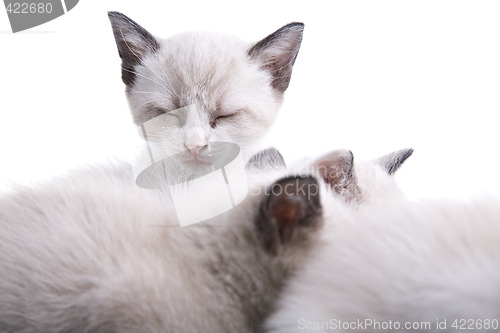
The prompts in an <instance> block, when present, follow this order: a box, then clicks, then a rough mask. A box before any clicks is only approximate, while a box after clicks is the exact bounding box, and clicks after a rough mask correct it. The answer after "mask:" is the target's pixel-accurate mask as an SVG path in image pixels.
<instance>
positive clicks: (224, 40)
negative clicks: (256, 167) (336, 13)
mask: <svg viewBox="0 0 500 333" xmlns="http://www.w3.org/2000/svg"><path fill="white" fill-rule="evenodd" d="M109 19H110V20H111V25H112V28H113V33H114V36H115V39H116V44H117V46H118V52H119V55H120V57H121V59H122V79H123V82H124V83H125V85H126V95H127V98H128V102H129V105H130V109H131V112H132V117H133V120H134V122H135V124H136V125H138V126H141V125H143V124H144V123H146V122H147V121H149V120H151V119H153V118H155V117H158V116H160V115H165V114H171V115H172V117H171V118H172V119H170V120H171V121H175V122H176V124H175V125H176V126H170V127H168V128H164V129H163V130H161V129H159V130H157V131H153V132H152V133H147V139H148V140H156V141H160V142H163V144H164V145H163V146H162V147H161V148H160V150H164V151H163V152H160V153H162V154H163V155H165V156H171V155H173V154H174V153H176V152H182V151H189V152H190V153H191V155H192V160H193V163H195V162H194V161H196V160H203V156H204V155H209V151H208V150H209V149H208V143H209V142H216V141H218V142H231V143H235V144H237V145H239V146H240V148H241V149H242V151H243V155H244V157H245V158H246V159H248V158H249V157H250V156H251V153H252V149H253V148H255V146H256V142H257V141H258V140H259V139H260V138H261V137H262V136H263V135H264V133H265V132H266V131H267V130H268V129H269V127H270V126H271V124H272V123H273V122H274V120H275V118H276V115H277V113H278V109H279V108H280V106H281V104H282V101H283V93H284V92H285V91H286V89H287V88H288V85H289V82H290V78H291V75H292V68H293V65H294V62H295V59H296V57H297V54H298V51H299V48H300V45H301V41H302V33H303V28H304V25H303V24H302V23H290V24H288V25H285V26H283V27H282V28H280V29H278V30H277V31H275V32H274V33H272V34H270V35H269V36H267V37H266V38H264V39H262V40H261V41H260V42H258V43H255V44H248V43H246V42H243V41H240V40H238V39H236V38H233V37H231V36H225V35H219V34H214V33H183V34H179V35H176V36H173V37H171V38H169V39H159V38H156V37H154V36H153V35H151V34H150V33H149V32H148V31H146V30H145V29H144V28H143V27H141V26H140V25H138V24H137V23H135V22H134V21H132V20H131V19H130V18H128V17H126V16H125V15H123V14H121V13H118V12H110V13H109ZM193 105H194V107H195V108H194V109H193V110H196V112H187V111H186V112H184V111H185V110H184V111H182V112H181V113H182V115H178V114H175V112H174V113H173V112H172V111H173V110H178V109H179V108H184V107H188V106H193ZM183 115H186V116H183ZM187 115H189V116H187ZM191 115H193V116H191ZM143 130H144V128H142V129H141V131H143ZM142 134H145V133H142Z"/></svg>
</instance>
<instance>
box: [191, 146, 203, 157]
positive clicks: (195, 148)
mask: <svg viewBox="0 0 500 333" xmlns="http://www.w3.org/2000/svg"><path fill="white" fill-rule="evenodd" d="M186 147H187V148H188V149H189V151H190V152H191V155H193V156H194V157H197V156H199V155H200V153H201V150H202V149H203V148H205V147H206V146H191V145H186Z"/></svg>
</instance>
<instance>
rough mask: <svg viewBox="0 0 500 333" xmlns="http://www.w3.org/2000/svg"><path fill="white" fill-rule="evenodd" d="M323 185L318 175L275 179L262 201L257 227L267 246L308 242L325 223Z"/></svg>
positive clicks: (275, 247) (273, 249) (271, 249)
mask: <svg viewBox="0 0 500 333" xmlns="http://www.w3.org/2000/svg"><path fill="white" fill-rule="evenodd" d="M321 211H322V209H321V203H320V196H319V185H318V182H317V181H316V179H315V178H314V177H311V176H307V177H302V176H294V177H287V178H283V179H281V180H279V181H277V182H276V183H274V184H273V185H272V186H271V188H270V189H269V192H268V194H267V196H266V197H265V198H264V200H263V202H262V203H261V207H260V211H259V214H258V216H257V221H256V228H257V237H258V238H259V240H260V242H261V244H262V245H263V247H264V249H265V250H266V251H268V252H269V253H272V254H277V253H278V251H279V248H280V247H282V246H287V245H292V244H297V243H300V242H306V241H307V240H309V239H310V238H311V237H310V235H311V234H312V233H313V232H314V230H317V229H318V228H319V226H321V219H320V215H321Z"/></svg>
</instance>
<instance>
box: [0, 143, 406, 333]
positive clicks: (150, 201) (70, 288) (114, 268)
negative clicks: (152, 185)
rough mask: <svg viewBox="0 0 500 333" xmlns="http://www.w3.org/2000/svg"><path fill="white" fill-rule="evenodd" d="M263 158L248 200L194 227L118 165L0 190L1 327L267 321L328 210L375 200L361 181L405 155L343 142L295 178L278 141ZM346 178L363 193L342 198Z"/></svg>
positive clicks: (239, 328) (75, 328)
mask: <svg viewBox="0 0 500 333" xmlns="http://www.w3.org/2000/svg"><path fill="white" fill-rule="evenodd" d="M266 154H271V155H273V156H269V157H266V156H265V155H266ZM256 160H257V161H261V163H260V164H257V165H255V164H254V167H258V168H259V169H256V170H250V169H249V172H248V174H249V184H250V195H249V196H248V197H247V199H246V200H245V201H243V202H242V203H241V204H240V205H238V206H237V207H236V208H234V209H232V210H230V211H228V212H227V213H225V214H222V215H219V216H218V217H215V218H213V219H211V220H209V221H207V222H204V223H200V224H196V225H193V226H191V227H186V228H176V227H171V226H169V225H170V224H171V223H170V220H171V218H172V212H171V211H169V210H168V209H166V208H165V206H164V204H163V201H162V199H161V197H160V196H159V195H158V194H157V192H155V191H149V190H145V189H141V188H139V187H137V186H135V185H133V184H131V183H130V182H129V181H128V177H127V175H121V174H116V173H111V172H109V171H108V170H102V172H98V171H96V170H90V171H84V172H80V173H77V174H74V175H72V176H71V177H70V178H67V179H60V180H58V181H53V182H52V183H49V184H46V185H45V186H43V187H41V188H37V189H30V188H20V189H18V190H17V191H16V192H14V193H12V194H10V195H7V196H3V197H1V199H0V229H1V230H2V232H1V233H0V331H1V332H51V333H57V332H94V333H98V332H107V333H109V332H119V333H127V332H131V333H137V332H141V333H147V332H157V333H163V332H186V333H192V332H209V333H210V332H213V333H222V332H231V333H234V332H239V333H245V332H255V331H258V330H259V329H260V327H261V325H262V322H263V320H264V319H265V317H266V316H267V314H268V313H269V312H270V310H271V309H272V305H273V302H274V301H275V300H276V299H277V296H278V293H279V291H280V289H281V287H282V286H283V284H284V283H285V281H286V280H287V279H288V277H289V276H290V275H291V274H292V273H293V272H294V271H295V270H296V269H297V268H298V267H300V266H302V265H303V260H304V258H307V256H308V253H309V251H310V249H311V248H312V247H313V246H315V243H316V242H317V241H316V239H317V238H318V235H319V231H320V229H321V227H322V225H323V224H324V221H325V219H326V220H328V221H329V220H330V219H329V218H328V215H325V213H328V212H329V211H330V210H331V209H333V210H334V211H335V214H341V212H344V213H343V214H347V212H348V211H350V210H352V209H353V207H357V208H358V207H361V205H360V203H362V202H365V203H366V204H368V203H369V202H370V201H371V198H372V197H371V196H370V193H365V192H364V190H363V189H367V188H368V187H367V186H365V184H362V183H361V181H363V180H368V177H366V176H367V175H371V177H373V178H376V177H378V178H380V179H379V180H375V181H376V182H377V183H383V182H384V180H385V182H387V183H388V186H387V189H389V188H391V186H392V185H391V184H392V183H393V182H392V179H390V177H389V176H388V175H387V174H385V173H384V172H382V169H383V168H385V170H389V169H394V168H397V166H396V164H397V163H399V162H396V161H397V159H382V160H381V161H378V162H377V163H375V164H374V163H371V164H364V165H363V164H362V163H361V164H360V168H359V169H358V168H357V166H355V165H354V164H353V158H352V154H351V153H350V152H348V151H339V152H334V153H332V154H328V155H326V156H324V157H322V158H320V159H318V160H316V161H315V162H314V163H313V166H312V168H310V169H309V171H310V174H304V175H301V176H294V175H290V173H289V171H287V170H285V169H284V168H283V166H282V163H281V159H280V158H279V156H278V155H276V151H275V150H269V151H267V153H264V155H262V154H261V155H260V156H259V157H258V158H256ZM254 161H255V160H254ZM262 161H270V163H273V164H274V165H270V166H266V165H263V163H264V162H262ZM276 161H277V163H274V162H276ZM399 164H400V163H399ZM379 165H382V166H383V167H382V168H381V167H380V166H379ZM319 166H321V167H319ZM370 169H371V170H372V171H369V170H370ZM327 171H328V172H327ZM358 171H360V172H358ZM357 174H359V175H362V177H360V178H359V181H358V180H357V179H358V178H357ZM363 177H364V178H363ZM370 181H372V183H373V179H370ZM345 183H350V184H351V185H352V186H350V187H349V186H347V187H345V189H346V191H347V190H349V189H353V188H356V193H353V194H350V195H344V196H339V194H338V193H337V190H335V188H336V187H342V188H344V187H343V184H345ZM366 185H368V184H366ZM341 193H342V194H346V193H344V192H341ZM371 193H372V194H373V193H375V192H374V191H372V192H371ZM391 193H393V192H391ZM379 195H383V193H379ZM353 198H356V199H353ZM349 201H353V202H354V201H355V202H356V204H354V205H352V206H351V205H349V204H347V203H348V202H349ZM327 218H328V219H327Z"/></svg>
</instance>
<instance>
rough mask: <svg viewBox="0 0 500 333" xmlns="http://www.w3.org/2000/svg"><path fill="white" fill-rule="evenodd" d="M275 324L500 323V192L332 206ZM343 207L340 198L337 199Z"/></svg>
mask: <svg viewBox="0 0 500 333" xmlns="http://www.w3.org/2000/svg"><path fill="white" fill-rule="evenodd" d="M324 209H325V213H324V216H325V223H326V224H327V225H328V224H332V223H334V224H335V225H336V228H334V229H330V230H327V231H326V232H323V233H322V234H321V241H319V242H318V247H316V248H315V249H314V254H313V255H312V256H311V257H310V259H309V260H308V262H307V264H306V265H305V266H304V267H303V269H301V270H300V272H298V273H297V275H296V276H295V278H294V279H292V280H291V281H290V283H289V285H288V286H287V287H286V288H285V289H284V291H283V293H282V298H281V299H280V301H279V305H278V307H277V309H278V310H277V311H276V313H275V314H274V315H273V316H272V317H271V318H270V320H269V321H268V322H267V325H266V328H267V331H268V332H304V331H308V330H310V331H314V332H339V331H340V332H362V331H366V332H373V331H400V332H403V331H404V332H408V331H410V330H413V331H421V332H455V331H457V332H458V331H462V330H466V329H471V327H472V328H473V329H474V331H475V332H493V331H498V329H499V328H500V326H499V320H500V201H499V200H495V199H492V198H490V199H481V200H477V201H472V202H451V201H430V200H429V201H422V202H418V203H416V202H411V201H407V200H397V201H396V202H395V201H394V200H390V201H386V202H385V203H383V200H381V201H380V202H379V205H378V206H377V207H364V208H363V209H361V210H357V211H350V212H347V213H348V214H347V215H342V214H336V213H335V212H332V213H331V214H332V215H331V217H330V220H328V219H327V216H328V215H327V213H326V211H327V210H328V208H327V207H324ZM333 209H334V208H333Z"/></svg>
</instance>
